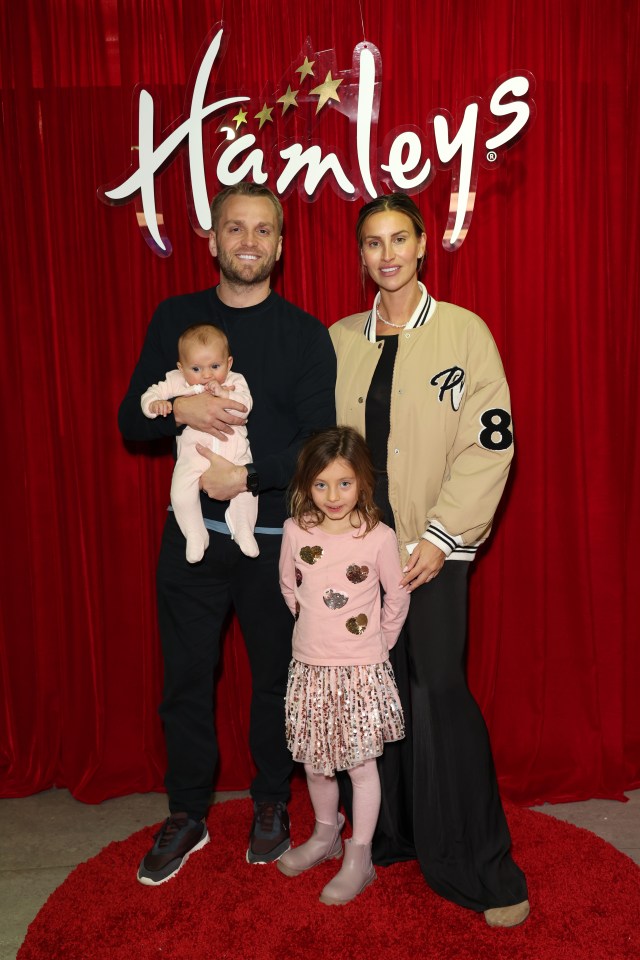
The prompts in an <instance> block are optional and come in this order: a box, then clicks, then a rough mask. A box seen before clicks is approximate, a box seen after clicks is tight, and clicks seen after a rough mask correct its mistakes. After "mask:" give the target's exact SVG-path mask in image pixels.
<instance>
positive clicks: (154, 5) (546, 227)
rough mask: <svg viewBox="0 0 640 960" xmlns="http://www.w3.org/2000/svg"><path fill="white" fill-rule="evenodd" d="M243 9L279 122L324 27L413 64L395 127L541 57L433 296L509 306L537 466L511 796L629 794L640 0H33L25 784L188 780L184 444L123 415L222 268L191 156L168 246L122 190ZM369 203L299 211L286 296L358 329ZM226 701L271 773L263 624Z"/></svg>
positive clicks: (12, 432)
mask: <svg viewBox="0 0 640 960" xmlns="http://www.w3.org/2000/svg"><path fill="white" fill-rule="evenodd" d="M221 19H223V20H224V21H225V23H226V26H227V32H228V37H229V49H228V51H227V54H226V57H225V59H224V61H223V62H222V64H221V66H220V67H219V70H218V69H217V68H216V72H217V73H218V75H219V80H218V84H217V88H216V89H217V95H222V94H223V93H224V92H225V91H226V90H228V91H233V92H238V91H239V90H241V89H243V90H244V91H245V92H246V93H248V94H249V95H250V96H251V97H252V98H253V99H252V101H251V105H250V109H251V110H252V111H253V113H256V112H257V111H258V110H259V109H260V107H261V106H262V101H263V100H268V99H269V96H270V91H273V89H274V87H275V86H276V84H277V83H278V82H279V81H280V79H281V78H283V77H285V78H286V77H295V76H298V75H296V74H295V73H294V68H295V67H297V66H298V65H299V63H300V59H299V58H298V54H299V52H300V51H301V49H302V48H303V45H304V43H305V40H306V38H307V37H309V38H310V41H311V44H312V49H313V50H314V51H316V52H317V51H322V50H327V49H330V48H334V49H335V51H336V65H337V67H338V69H348V68H349V67H350V65H351V61H352V54H353V48H354V47H355V45H356V44H357V43H359V42H360V41H361V40H362V39H363V33H364V35H365V36H366V38H367V39H368V40H369V41H371V42H372V43H374V44H375V45H376V46H377V47H378V48H379V50H380V52H381V55H382V101H381V109H380V124H379V130H380V138H381V140H382V139H384V136H385V135H386V133H387V132H390V131H391V130H392V129H394V128H395V127H408V126H411V125H417V126H421V127H423V128H424V127H425V126H426V123H427V118H428V116H429V114H430V113H431V112H432V110H434V109H436V108H439V107H445V108H447V109H448V110H449V111H450V112H451V113H452V114H453V115H454V116H457V117H458V118H459V117H460V112H459V111H460V107H461V105H462V104H464V102H465V101H467V100H468V99H469V98H470V97H473V96H477V95H481V96H482V95H485V94H486V92H487V91H491V90H492V89H493V86H494V85H495V82H496V80H497V79H498V78H500V77H502V76H504V75H505V74H506V73H508V72H510V71H514V70H522V69H524V70H528V71H530V72H531V73H532V74H533V75H534V76H535V78H536V91H535V94H534V99H535V102H536V107H537V119H536V121H535V123H534V125H533V126H532V128H531V129H530V130H529V131H528V133H527V134H526V136H524V138H523V139H522V140H521V142H519V143H518V144H517V145H516V146H515V147H513V148H512V149H511V150H510V151H509V152H508V153H507V154H506V156H505V158H504V162H503V164H502V165H501V166H500V168H499V169H497V170H491V171H489V170H485V169H481V170H480V174H479V180H478V189H477V196H476V202H475V212H474V215H473V220H472V223H471V227H470V230H469V234H468V237H467V239H466V240H465V242H464V244H463V246H462V247H461V248H460V250H459V251H457V252H456V253H454V254H450V253H447V252H446V251H444V250H443V248H442V245H441V238H442V235H443V232H444V228H445V225H446V221H447V211H448V204H449V191H450V173H449V172H447V171H440V172H438V174H437V175H436V177H435V180H434V182H433V183H432V184H431V185H430V186H429V187H428V188H427V189H426V190H425V191H424V192H423V193H422V194H421V195H420V197H419V202H420V205H421V208H422V210H423V212H424V215H425V218H426V222H427V226H428V234H429V263H428V271H427V283H428V286H429V288H430V290H431V292H432V293H433V294H434V295H435V297H436V298H439V299H446V300H451V301H453V302H455V303H459V304H461V305H463V306H466V307H469V308H471V309H472V310H475V311H476V312H478V313H479V314H480V315H481V316H482V317H484V318H485V319H486V321H487V323H488V324H489V326H490V328H491V329H492V331H493V333H494V336H495V338H496V340H497V342H498V346H499V348H500V351H501V353H502V356H503V359H504V363H505V367H506V370H507V374H508V377H509V379H510V382H511V385H512V393H513V406H514V416H515V424H516V437H517V458H516V464H515V468H514V470H513V473H512V476H511V479H510V483H509V487H508V492H507V495H506V497H505V500H504V503H503V504H502V506H501V509H500V516H499V522H498V523H497V527H496V530H495V535H494V537H493V540H492V543H491V545H490V547H489V548H488V549H486V550H485V553H484V555H483V556H482V558H481V559H480V560H479V561H478V563H477V568H476V569H475V572H474V574H473V577H472V587H471V591H472V597H471V610H472V614H471V624H470V649H469V672H470V680H471V684H472V687H473V690H474V692H475V694H476V696H477V697H478V700H479V702H480V704H481V706H482V709H483V711H484V713H485V716H486V718H487V722H488V725H489V727H490V730H491V735H492V742H493V746H494V752H495V758H496V765H497V767H498V772H499V775H500V781H501V786H502V789H503V792H504V793H505V795H506V796H508V797H510V798H512V799H515V800H518V801H521V802H524V803H533V802H538V801H542V800H569V799H579V798H585V797H592V796H609V797H620V796H621V794H622V791H623V790H625V789H628V788H631V787H634V786H638V785H639V784H640V705H639V704H640V698H638V697H637V695H636V693H637V688H638V683H639V681H640V645H639V644H638V639H639V637H638V626H637V623H638V602H637V585H636V582H635V577H634V573H635V572H636V570H637V564H636V563H635V557H636V551H637V544H638V542H640V509H639V504H638V492H637V491H638V490H639V489H640V477H639V472H640V464H639V462H638V449H639V441H640V421H639V417H638V386H637V377H638V360H639V356H638V353H639V349H638V314H639V306H640V290H639V283H638V270H637V266H636V265H637V263H638V262H639V259H640V258H639V253H640V251H639V250H638V246H639V243H638V222H639V218H638V214H639V189H638V178H637V174H636V171H637V169H638V166H639V164H640V150H639V129H638V127H639V124H638V76H639V74H640V69H639V68H640V63H639V55H638V50H639V39H640V38H639V25H640V5H638V4H637V3H634V2H628V0H611V2H610V3H609V4H607V5H606V6H605V5H603V4H601V3H598V2H596V0H560V2H558V0H536V2H534V0H492V2H489V3H486V2H485V3H479V2H477V0H457V2H456V0H448V2H447V0H441V2H439V3H433V4H429V5H425V4H424V3H418V2H416V0H407V2H406V3H404V4H402V5H397V4H395V5H389V4H386V3H382V2H380V0H366V2H364V0H363V3H362V5H361V6H360V4H358V3H356V2H351V0H348V2H344V0H341V2H337V0H326V2H325V3H324V4H320V5H317V4H316V5H313V4H300V3H297V2H295V3H294V2H293V0H283V2H282V3H280V4H278V5H276V7H275V8H274V10H273V12H270V11H269V10H268V7H267V5H265V4H264V3H262V2H259V0H243V2H234V3H232V2H228V3H227V4H226V6H225V5H223V3H222V0H219V2H215V0H201V2H200V3H198V4H195V3H192V2H187V0H164V2H163V0H144V2H142V0H95V2H93V3H81V2H78V0H75V2H73V0H64V2H62V0H60V2H58V0H56V2H55V3H54V2H53V0H22V2H21V3H20V4H17V3H13V2H9V0H5V2H4V3H2V10H1V13H0V30H1V36H0V44H1V45H0V56H1V65H0V71H1V82H2V134H3V147H2V156H1V161H0V162H1V165H2V166H1V173H0V176H1V179H0V183H1V189H2V204H3V218H2V230H1V232H0V262H1V283H2V287H1V291H0V292H1V296H2V303H3V315H2V321H1V329H2V333H3V338H4V362H5V365H7V364H8V365H9V368H10V371H11V382H9V376H8V373H7V376H6V377H5V379H4V381H3V383H4V391H3V393H4V397H3V402H2V413H1V416H2V429H3V434H2V435H3V439H4V449H5V455H6V459H5V460H4V464H5V466H4V469H3V470H2V475H1V477H0V483H1V485H2V486H1V490H2V500H3V502H4V504H5V506H4V510H5V521H4V529H5V546H4V549H3V551H2V557H1V560H0V563H1V577H2V607H1V617H0V630H1V633H0V671H1V674H0V684H1V690H0V694H1V709H0V775H1V777H2V785H1V787H0V790H1V791H2V794H3V795H4V796H23V795H25V794H29V793H33V792H35V791H38V790H43V789H45V788H48V787H50V786H52V785H56V786H64V787H68V788H69V789H70V790H71V791H72V793H73V794H74V796H76V797H77V798H78V799H80V800H84V801H88V802H98V801H100V800H102V799H104V798H106V797H110V796H115V795H121V794H126V793H129V792H133V791H145V790H153V789H159V788H160V787H161V784H162V776H163V768H164V756H163V741H162V733H161V728H160V722H159V719H158V717H157V712H156V711H157V703H158V700H159V693H160V686H161V674H162V667H161V661H160V654H159V644H158V639H157V632H156V622H155V604H154V566H155V560H156V556H157V551H158V544H159V536H160V531H161V528H162V524H163V520H164V511H165V508H166V504H167V500H168V489H169V480H170V474H171V469H172V461H171V456H170V452H169V450H168V448H162V449H160V448H154V449H147V448H145V447H143V446H140V447H138V448H136V447H133V446H127V445H125V444H124V443H123V441H122V439H121V438H120V436H119V434H118V431H117V427H116V411H117V407H118V404H119V401H120V399H121V397H122V395H123V393H124V391H125V388H126V385H127V383H128V379H129V376H130V373H131V371H132V368H133V365H134V363H135V361H136V359H137V356H138V353H139V350H140V347H141V343H142V339H143V336H144V332H145V329H146V325H147V323H148V320H149V318H150V316H151V313H152V311H153V308H154V307H155V305H156V304H157V303H158V301H159V300H160V299H161V298H162V297H165V296H167V295H170V294H174V293H179V292H185V291H189V290H195V289H199V288H202V287H205V286H209V285H211V284H212V283H213V282H214V281H215V273H214V268H213V264H212V261H211V259H210V257H209V254H208V251H207V244H206V241H204V240H203V239H202V238H200V237H198V236H197V235H196V234H195V233H194V232H193V231H192V230H191V227H190V225H189V222H188V217H187V213H186V206H185V194H184V182H183V174H182V169H181V164H180V162H178V163H175V164H173V165H172V166H170V167H169V168H168V169H167V170H166V171H165V172H164V173H163V174H162V178H161V182H162V193H163V213H164V218H165V224H166V228H167V231H168V233H169V235H170V237H171V240H172V243H173V247H174V253H173V255H172V256H171V257H169V258H166V259H160V258H159V257H156V256H154V255H153V254H152V252H151V251H150V249H149V248H148V247H147V245H146V244H145V243H144V242H143V239H142V236H141V233H140V231H139V229H138V226H137V222H136V217H135V211H134V207H133V205H126V206H123V207H119V208H115V207H107V206H105V205H104V204H102V203H100V202H99V201H98V199H97V194H96V191H97V188H98V187H100V186H101V185H103V184H106V183H110V182H112V181H113V180H114V179H115V178H117V177H118V176H119V175H120V174H121V173H123V171H124V170H126V168H127V167H128V166H129V163H130V162H131V150H130V148H131V145H132V142H135V140H133V141H132V134H131V103H132V93H133V90H134V87H135V85H136V84H138V83H141V84H143V85H144V86H145V87H146V88H148V89H152V90H153V91H154V93H155V94H156V95H157V97H158V102H161V104H162V116H161V124H162V125H163V126H164V125H167V124H168V123H169V122H170V121H172V120H173V119H175V118H176V117H177V116H178V115H179V114H180V113H181V112H182V109H183V97H184V88H185V85H186V83H187V80H188V77H189V73H190V70H191V66H192V64H193V62H194V59H195V57H196V55H197V52H198V50H199V48H200V46H201V43H202V42H203V40H204V39H205V37H206V36H207V34H208V33H209V31H210V30H211V28H212V26H213V25H214V24H215V23H216V22H217V21H219V20H221ZM322 79H324V78H321V80H322ZM321 80H320V81H317V82H321ZM258 100H260V101H261V102H260V103H258ZM254 106H255V110H253V107H254ZM323 122H324V121H323ZM345 124H346V121H345V119H344V117H340V116H339V115H338V114H334V116H329V115H327V120H326V126H325V127H322V128H320V127H319V130H321V131H324V132H323V133H322V134H321V135H322V136H327V137H328V136H334V135H335V136H336V137H337V138H338V139H339V138H340V136H342V135H343V131H344V125H345ZM341 125H342V126H341ZM212 127H214V128H215V122H214V124H213V125H212ZM214 132H215V130H214ZM357 206H358V204H353V203H348V202H346V201H345V200H343V199H341V198H339V197H338V196H337V195H336V194H335V193H334V192H333V191H332V190H331V189H330V188H327V189H324V190H323V191H322V192H321V193H320V196H319V198H318V200H317V201H316V202H315V203H313V204H309V203H305V202H302V201H301V200H300V198H299V197H298V195H297V194H295V193H294V194H292V195H291V197H290V198H289V199H288V200H287V201H286V204H285V217H286V236H285V252H284V256H283V262H282V269H281V270H280V272H279V274H278V276H277V278H276V287H277V289H278V290H279V291H280V292H281V293H283V294H284V295H285V296H287V297H288V298H290V299H291V300H293V301H295V302H296V303H298V304H300V305H301V306H302V307H304V308H305V309H307V310H309V311H310V312H313V313H315V314H316V315H317V316H319V317H321V318H322V320H323V321H324V322H326V323H327V324H331V323H333V322H334V321H335V320H337V319H338V318H339V317H341V316H343V315H345V314H347V313H350V312H353V311H354V310H356V309H359V308H363V307H364V304H365V303H367V302H369V301H370V299H371V295H372V293H371V291H370V290H368V291H367V292H366V295H365V293H363V291H362V289H361V286H360V280H359V268H358V258H357V251H356V249H355V244H354V239H353V227H354V223H355V218H356V207H357ZM217 692H218V699H217V714H218V724H219V732H220V740H221V753H222V755H221V762H220V770H219V776H218V786H219V787H220V788H241V787H245V786H247V784H248V781H249V778H250V775H251V760H250V757H249V754H248V749H247V712H248V697H249V691H248V668H247V662H246V657H245V653H244V649H243V646H242V641H241V637H240V636H239V634H238V631H237V628H236V627H235V626H234V625H233V624H232V625H231V626H230V630H229V634H228V636H227V638H226V643H225V651H224V663H223V667H222V671H221V677H220V681H219V683H218V687H217Z"/></svg>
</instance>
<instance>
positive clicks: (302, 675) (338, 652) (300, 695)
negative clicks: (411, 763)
mask: <svg viewBox="0 0 640 960" xmlns="http://www.w3.org/2000/svg"><path fill="white" fill-rule="evenodd" d="M373 489H374V474H373V467H372V465H371V459H370V457H369V451H368V448H367V446H366V444H365V442H364V439H363V438H362V436H361V435H360V434H359V433H358V432H357V431H356V430H353V429H352V428H351V427H334V428H332V429H330V430H325V431H323V432H322V433H319V434H316V436H314V437H312V439H311V440H309V441H308V443H307V444H306V445H305V447H304V448H303V450H302V451H301V453H300V456H299V458H298V464H297V469H296V474H295V476H294V479H293V482H292V488H291V514H292V519H290V520H287V521H286V523H285V525H284V537H283V541H282V552H281V554H280V586H281V589H282V594H283V596H284V599H285V601H286V603H287V606H288V607H289V609H290V610H291V613H292V614H293V615H294V617H295V618H296V624H295V627H294V631H293V660H292V661H291V666H290V668H289V683H288V687H287V699H286V712H287V740H288V745H289V749H290V750H291V752H292V754H293V758H294V760H297V761H299V762H300V763H304V767H305V771H306V774H307V784H308V787H309V794H310V796H311V803H312V804H313V810H314V813H315V817H316V823H315V828H314V831H313V834H312V835H311V837H310V839H309V840H307V842H306V843H303V844H302V845H301V846H299V847H295V848H292V849H290V850H288V851H287V852H286V853H284V854H283V855H282V857H281V858H280V860H279V861H278V867H279V869H280V870H281V871H282V873H284V874H286V875H287V876H289V877H295V876H298V874H300V873H302V872H303V871H305V870H309V869H310V868H311V867H315V866H316V865H317V864H318V863H322V862H323V861H324V860H328V859H330V858H338V857H341V856H342V841H341V839H340V832H341V830H342V827H343V826H344V817H343V816H342V814H340V813H338V783H337V781H336V777H335V772H336V770H348V772H349V776H350V778H351V782H352V785H353V836H352V838H351V840H347V841H346V844H345V856H344V861H343V863H342V867H341V869H340V872H339V873H338V874H337V875H336V876H335V877H334V878H333V880H331V881H330V882H329V883H328V884H327V885H326V886H325V888H324V889H323V891H322V893H321V895H320V900H321V901H322V902H323V903H328V904H343V903H348V902H349V901H350V900H353V898H354V897H356V896H357V895H358V894H359V893H361V892H362V890H364V889H365V887H367V886H368V885H369V884H370V883H372V882H373V881H374V880H375V878H376V874H375V871H374V869H373V866H372V864H371V839H372V837H373V832H374V829H375V826H376V821H377V819H378V812H379V809H380V781H379V778H378V770H377V766H376V757H378V756H380V754H381V753H382V751H383V747H384V743H385V742H389V741H392V740H400V739H402V737H403V736H404V719H403V716H402V708H401V706H400V699H399V697H398V691H397V688H396V684H395V679H394V676H393V671H392V669H391V666H390V664H389V649H390V648H391V647H392V646H393V645H394V644H395V642H396V640H397V639H398V634H399V632H400V628H401V627H402V624H403V622H404V618H405V616H406V613H407V610H408V607H409V594H408V593H407V591H406V590H405V588H404V587H402V586H400V581H401V580H402V571H401V569H400V560H399V554H398V546H397V541H396V538H395V534H394V533H393V531H392V530H391V529H390V528H389V527H387V526H386V525H385V524H383V523H381V522H380V520H379V511H378V508H377V507H376V506H375V505H374V502H373ZM381 586H382V588H383V590H384V601H383V602H381V599H380V587H381Z"/></svg>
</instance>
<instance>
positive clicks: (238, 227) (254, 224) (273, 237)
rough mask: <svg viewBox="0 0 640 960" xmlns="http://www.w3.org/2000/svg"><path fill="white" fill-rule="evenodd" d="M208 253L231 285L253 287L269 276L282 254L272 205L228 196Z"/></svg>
mask: <svg viewBox="0 0 640 960" xmlns="http://www.w3.org/2000/svg"><path fill="white" fill-rule="evenodd" d="M209 250H210V251H211V255H212V256H214V257H217V258H218V263H219V265H220V273H221V274H222V275H223V277H224V278H225V280H228V281H229V282H230V283H235V284H240V285H243V286H253V285H254V284H258V283H263V282H264V281H265V280H267V278H268V277H269V276H270V275H271V271H272V270H273V267H274V264H275V262H276V260H279V259H280V254H281V252H282V237H281V236H280V232H279V230H278V221H277V218H276V211H275V209H274V206H273V204H272V203H271V201H270V200H269V199H268V198H267V197H243V196H239V195H238V196H231V197H229V199H228V200H227V201H226V202H225V204H224V206H223V207H222V210H221V212H220V220H219V221H218V226H217V230H215V231H213V230H212V231H211V233H210V235H209Z"/></svg>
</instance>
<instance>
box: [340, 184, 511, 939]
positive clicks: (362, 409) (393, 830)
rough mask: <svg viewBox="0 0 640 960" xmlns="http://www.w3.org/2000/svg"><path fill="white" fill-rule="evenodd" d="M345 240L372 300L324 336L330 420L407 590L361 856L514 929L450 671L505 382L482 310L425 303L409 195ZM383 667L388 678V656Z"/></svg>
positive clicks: (492, 804) (476, 725) (505, 443)
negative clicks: (388, 723) (395, 723)
mask: <svg viewBox="0 0 640 960" xmlns="http://www.w3.org/2000/svg"><path fill="white" fill-rule="evenodd" d="M356 235H357V240H358V246H359V249H360V255H361V259H362V267H363V270H366V271H367V272H368V274H369V276H370V277H371V279H372V280H373V282H374V283H375V284H376V285H377V287H378V294H377V295H376V298H375V300H374V304H373V309H372V310H371V312H370V313H361V314H356V315H354V316H351V317H346V318H345V319H344V320H341V321H340V322H339V323H337V324H335V325H334V326H333V327H332V328H331V331H330V333H331V337H332V340H333V345H334V347H335V350H336V354H337V358H338V379H337V385H336V406H337V414H338V423H341V424H349V425H350V426H353V427H356V428H357V429H358V430H360V431H361V432H362V433H363V434H364V435H365V436H366V438H367V442H368V444H369V446H370V448H371V451H372V455H373V459H374V464H375V467H376V470H377V473H378V483H377V488H376V502H377V504H378V506H379V507H380V508H381V509H382V511H383V520H384V521H385V523H387V524H389V526H392V527H393V528H394V529H395V531H396V535H397V537H398V542H399V546H400V552H401V558H402V563H403V567H404V571H403V572H404V574H405V576H404V579H403V583H404V584H405V585H406V586H407V588H408V589H409V590H410V591H411V604H410V609H409V615H408V617H407V621H406V624H405V630H404V633H405V639H406V645H407V653H408V682H407V687H408V688H409V689H408V690H407V691H406V696H405V706H408V705H409V703H410V704H411V712H412V736H411V737H408V738H407V741H406V742H405V746H401V745H400V744H394V745H392V748H391V749H389V750H387V751H386V753H385V757H384V760H383V761H382V762H381V776H382V781H383V794H384V799H383V810H382V814H381V819H380V823H379V829H378V836H377V838H376V844H375V845H374V858H375V859H376V862H378V863H391V862H394V861H395V860H402V859H407V858H409V857H411V856H413V855H417V857H418V860H419V862H420V866H421V868H422V872H423V874H424V876H425V879H426V881H427V883H428V884H429V886H430V887H432V889H433V890H435V891H436V892H437V893H439V894H440V895H442V896H443V897H446V898H447V899H449V900H452V901H453V902H455V903H458V904H460V905H461V906H465V907H468V908H470V909H472V910H476V911H483V912H484V915H485V918H486V921H487V923H488V924H489V925H490V926H500V927H506V926H508V927H510V926H516V925H517V924H519V923H522V922H523V921H524V920H525V919H526V917H527V916H528V914H529V902H528V899H527V886H526V881H525V878H524V875H523V873H522V871H521V870H520V869H519V867H518V866H517V865H516V864H515V863H514V861H513V859H512V858H511V855H510V852H509V851H510V846H511V838H510V836H509V830H508V827H507V824H506V820H505V817H504V813H503V810H502V805H501V803H500V797H499V794H498V786H497V781H496V776H495V771H494V767H493V759H492V756H491V747H490V744H489V738H488V734H487V730H486V726H485V724H484V720H483V718H482V715H481V713H480V710H479V708H478V706H477V704H476V702H475V700H474V699H473V697H472V696H471V693H470V692H469V689H468V686H467V683H466V679H465V674H464V653H465V646H466V619H467V616H466V614H467V609H466V608H467V578H468V573H469V566H470V562H471V561H472V560H473V558H474V556H475V553H476V550H477V548H478V546H479V545H480V543H482V542H483V541H484V540H485V539H486V538H487V536H488V535H489V532H490V528H491V521H492V519H493V515H494V512H495V510H496V507H497V505H498V502H499V500H500V497H501V495H502V491H503V489H504V485H505V482H506V479H507V474H508V471H509V465H510V462H511V458H512V455H513V434H512V432H511V415H510V412H509V411H510V407H509V390H508V387H507V383H506V380H505V376H504V371H503V368H502V363H501V361H500V356H499V354H498V351H497V348H496V345H495V343H494V341H493V338H492V337H491V334H490V332H489V330H488V329H487V327H486V326H485V324H484V323H483V322H482V320H481V319H480V318H479V317H477V316H475V315H474V314H472V313H470V312H469V311H467V310H463V309H461V308H460V307H455V306H453V305H452V304H448V303H437V302H436V301H435V300H434V299H433V298H432V297H431V296H430V295H429V294H428V293H427V290H426V289H425V287H424V286H423V285H422V284H421V283H420V282H419V281H418V272H419V269H420V267H421V266H422V263H423V261H424V256H425V249H426V234H425V229H424V221H423V219H422V216H421V214H420V211H419V210H418V208H417V207H416V205H415V204H414V202H413V201H412V200H411V199H410V197H408V196H406V195H405V194H400V193H397V194H390V195H387V196H382V197H378V198H377V199H375V200H373V201H372V202H371V203H368V204H366V205H365V206H364V207H363V208H362V210H361V211H360V215H359V217H358V223H357V226H356ZM394 669H395V670H396V674H397V678H398V682H399V684H401V683H402V678H403V673H404V674H406V667H405V670H404V671H403V665H402V662H401V660H400V654H399V653H398V654H397V655H396V658H395V663H394ZM407 749H409V750H411V752H412V757H411V758H410V759H409V762H408V763H407V762H406V760H407V758H406V750H407ZM403 750H404V751H405V756H404V757H403ZM411 766H412V775H411V771H410V769H407V768H411ZM407 778H409V780H408V779H407ZM404 785H406V786H404ZM414 849H415V854H414V852H413V851H414Z"/></svg>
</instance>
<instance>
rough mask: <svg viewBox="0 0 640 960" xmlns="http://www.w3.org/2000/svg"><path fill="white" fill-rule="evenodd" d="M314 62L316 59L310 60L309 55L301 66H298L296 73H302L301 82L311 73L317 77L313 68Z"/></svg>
mask: <svg viewBox="0 0 640 960" xmlns="http://www.w3.org/2000/svg"><path fill="white" fill-rule="evenodd" d="M314 63H315V60H311V61H309V57H305V58H304V63H303V64H302V66H301V67H298V69H297V70H296V73H299V74H300V83H302V81H303V80H304V78H305V77H307V76H309V74H311V76H312V77H315V73H314V72H313V70H312V69H311V67H312V66H313V65H314Z"/></svg>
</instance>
